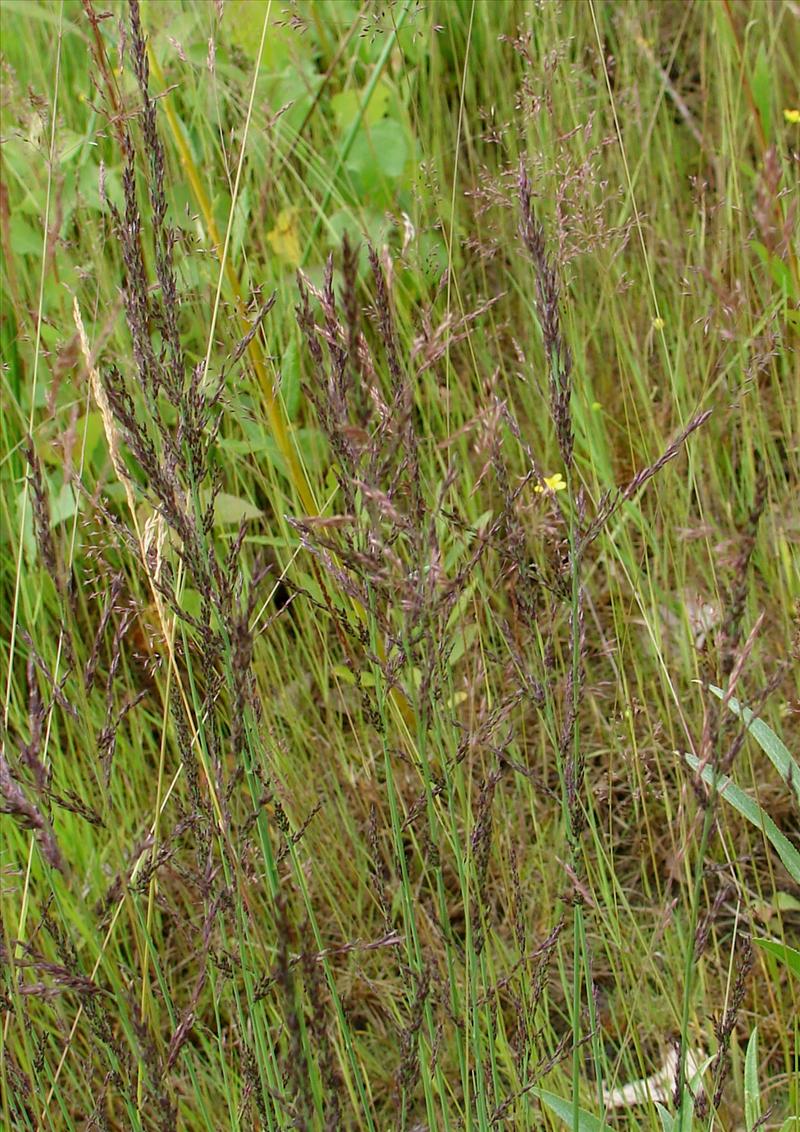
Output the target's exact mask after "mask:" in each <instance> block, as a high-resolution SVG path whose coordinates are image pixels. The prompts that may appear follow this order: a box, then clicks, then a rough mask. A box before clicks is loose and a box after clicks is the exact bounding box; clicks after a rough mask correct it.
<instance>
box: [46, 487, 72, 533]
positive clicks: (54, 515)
mask: <svg viewBox="0 0 800 1132" xmlns="http://www.w3.org/2000/svg"><path fill="white" fill-rule="evenodd" d="M77 509H78V498H77V496H76V494H75V491H74V489H73V487H72V484H69V483H65V484H62V485H61V490H60V491H59V492H58V494H57V495H53V496H51V498H50V525H51V527H57V526H58V525H59V523H64V522H66V521H67V519H71V518H72V517H73V515H74V514H75V512H76V511H77Z"/></svg>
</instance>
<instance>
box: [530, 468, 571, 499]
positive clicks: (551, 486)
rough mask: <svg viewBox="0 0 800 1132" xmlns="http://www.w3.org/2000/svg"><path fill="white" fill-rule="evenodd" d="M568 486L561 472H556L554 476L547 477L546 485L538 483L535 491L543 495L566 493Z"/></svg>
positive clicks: (545, 479)
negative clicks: (553, 492)
mask: <svg viewBox="0 0 800 1132" xmlns="http://www.w3.org/2000/svg"><path fill="white" fill-rule="evenodd" d="M566 489H567V485H566V484H565V483H564V477H563V476H562V474H561V472H556V474H555V475H553V476H545V477H544V483H543V484H541V483H537V485H536V487H535V488H534V489H533V490H534V491H537V492H539V494H540V495H541V493H542V492H543V491H566Z"/></svg>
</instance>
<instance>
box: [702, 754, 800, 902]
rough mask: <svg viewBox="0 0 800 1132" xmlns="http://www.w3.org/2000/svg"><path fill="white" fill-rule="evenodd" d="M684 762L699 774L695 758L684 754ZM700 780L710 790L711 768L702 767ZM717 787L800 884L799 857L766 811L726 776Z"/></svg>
mask: <svg viewBox="0 0 800 1132" xmlns="http://www.w3.org/2000/svg"><path fill="white" fill-rule="evenodd" d="M685 758H686V761H687V762H688V764H689V766H690V767H691V768H692V770H695V771H699V770H700V760H699V759H698V758H697V756H696V755H689V754H687V755H686V756H685ZM702 778H703V781H704V782H705V783H706V784H707V785H708V786H713V785H714V782H715V775H714V771H713V768H712V767H710V766H706V767H704V768H703V771H702ZM716 783H717V789H718V791H719V796H720V797H721V798H724V799H725V801H726V802H728V803H729V804H730V805H731V806H733V808H734V809H735V810H736V811H737V812H738V813H740V814H741V815H742V817H743V818H746V819H747V821H749V822H750V824H751V825H754V826H755V827H756V829H760V830H761V832H762V833H763V834H764V836H765V837H766V838H767V840H768V841H769V842H770V844H771V845H772V847H773V849H774V850H775V852H776V853H777V854H778V856H779V857H780V859H781V861H783V864H784V866H785V868H786V870H787V871H788V873H789V874H790V876H791V877H792V879H793V880H794V881H796V882H797V883H798V884H800V853H798V851H797V850H796V849H795V847H794V845H792V843H791V841H790V840H789V838H788V837H786V835H785V834H783V833H781V831H780V830H779V829H778V827H777V826H776V824H775V822H774V821H773V820H772V818H771V817H770V816H769V815H768V814H767V813H766V811H765V810H764V809H763V808H762V807H761V806H759V804H758V803H757V802H754V801H753V799H752V798H751V797H750V796H749V795H748V794H745V792H744V791H743V790H740V789H739V787H738V786H736V785H734V783H733V782H731V780H730V778H728V776H727V775H725V774H720V775H717V776H716Z"/></svg>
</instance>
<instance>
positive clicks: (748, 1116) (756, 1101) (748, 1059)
mask: <svg viewBox="0 0 800 1132" xmlns="http://www.w3.org/2000/svg"><path fill="white" fill-rule="evenodd" d="M760 1118H761V1090H760V1088H759V1084H758V1027H756V1028H755V1029H754V1030H753V1032H752V1034H751V1035H750V1040H749V1041H748V1043H747V1052H746V1053H745V1057H744V1123H745V1127H746V1128H747V1132H752V1129H753V1128H755V1126H756V1124H757V1123H758V1121H759V1120H760Z"/></svg>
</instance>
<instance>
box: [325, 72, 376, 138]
mask: <svg viewBox="0 0 800 1132" xmlns="http://www.w3.org/2000/svg"><path fill="white" fill-rule="evenodd" d="M389 97H390V92H389V88H388V87H387V86H386V85H385V84H384V83H378V85H377V86H376V87H375V88H374V90H373V92H372V97H371V98H370V100H369V102H368V103H367V105H366V106H365V107H364V110H363V117H362V121H364V122H365V123H366V124H367V125H368V126H374V125H375V123H376V122H380V120H381V118H383V116H384V115H385V114H386V111H387V109H388V107H389ZM364 98H365V92H364V91H363V90H352V89H351V90H343V91H340V92H339V94H335V95H334V96H333V98H332V99H331V110H333V114H334V117H335V118H336V125H337V126H338V128H339V129H340V130H341V131H345V130H347V129H349V128H350V126H352V124H353V122H355V120H356V118H357V117H358V114H359V111H360V110H361V105H362V102H363V99H364Z"/></svg>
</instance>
